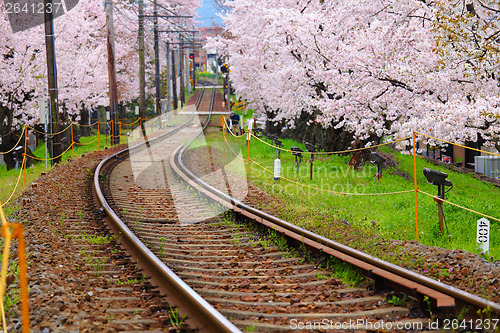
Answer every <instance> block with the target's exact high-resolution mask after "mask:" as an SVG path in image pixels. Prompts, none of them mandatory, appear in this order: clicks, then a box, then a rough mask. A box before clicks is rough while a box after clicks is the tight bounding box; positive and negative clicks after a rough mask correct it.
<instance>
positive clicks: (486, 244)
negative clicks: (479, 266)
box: [476, 217, 490, 253]
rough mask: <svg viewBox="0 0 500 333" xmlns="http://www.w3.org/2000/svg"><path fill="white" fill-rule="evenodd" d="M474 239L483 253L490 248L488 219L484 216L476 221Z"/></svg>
mask: <svg viewBox="0 0 500 333" xmlns="http://www.w3.org/2000/svg"><path fill="white" fill-rule="evenodd" d="M476 241H477V243H478V244H480V245H481V250H482V251H483V252H484V253H486V252H488V251H489V250H490V221H488V220H487V219H485V218H484V217H483V218H482V219H479V220H478V221H477V233H476Z"/></svg>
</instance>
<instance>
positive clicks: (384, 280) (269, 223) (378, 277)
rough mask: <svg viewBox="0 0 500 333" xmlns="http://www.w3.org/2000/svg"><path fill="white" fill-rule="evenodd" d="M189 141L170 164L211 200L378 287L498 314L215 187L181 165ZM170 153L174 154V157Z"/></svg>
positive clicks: (497, 308)
mask: <svg viewBox="0 0 500 333" xmlns="http://www.w3.org/2000/svg"><path fill="white" fill-rule="evenodd" d="M189 144H190V143H188V144H186V145H185V146H184V147H182V148H179V149H178V150H177V151H176V152H175V154H173V155H172V157H171V166H172V168H174V170H175V171H176V172H177V173H178V174H179V176H180V177H182V178H183V179H184V180H185V181H186V182H188V183H189V184H190V185H191V186H193V187H194V188H196V189H197V190H199V191H200V192H202V193H204V194H205V195H206V196H207V197H209V198H211V199H213V200H214V201H216V202H219V203H220V204H222V205H225V206H226V207H228V208H229V209H231V210H233V211H235V212H237V213H239V214H241V215H243V216H245V217H247V218H249V219H251V220H253V221H254V222H256V223H258V224H261V225H264V226H266V227H268V228H272V229H274V230H275V231H277V232H280V233H281V234H282V235H284V236H286V237H287V238H289V239H293V240H294V241H295V242H298V243H303V244H305V245H306V246H308V247H309V248H310V249H313V250H315V251H318V252H322V253H326V254H330V255H332V256H334V257H337V258H339V259H341V260H342V261H346V262H348V263H350V264H352V265H353V266H355V267H358V268H360V269H361V270H362V271H363V272H364V273H365V275H367V276H368V277H370V278H373V279H374V280H375V283H376V285H377V286H378V287H379V286H381V285H385V286H388V287H391V288H396V289H399V290H402V291H404V292H406V293H408V294H409V295H412V296H416V297H417V298H419V299H420V301H421V302H422V301H423V296H428V297H430V298H431V299H433V300H434V302H435V305H436V306H437V307H438V308H443V309H454V308H456V307H460V308H461V307H463V306H465V305H473V306H475V307H478V308H482V309H489V311H491V312H492V313H495V314H500V304H498V303H494V302H491V301H489V300H486V299H483V298H481V297H478V296H476V295H473V294H471V293H468V292H466V291H463V290H461V289H458V288H455V287H452V286H449V285H447V284H444V283H442V282H440V281H436V280H433V279H431V278H429V277H426V276H424V275H421V274H418V273H415V272H412V271H410V270H408V269H405V268H403V267H399V266H397V265H394V264H392V263H390V262H387V261H384V260H381V259H379V258H376V257H374V256H371V255H369V254H367V253H364V252H362V251H359V250H356V249H353V248H351V247H349V246H346V245H343V244H340V243H338V242H335V241H333V240H331V239H328V238H325V237H323V236H320V235H318V234H315V233H313V232H311V231H308V230H306V229H303V228H301V227H298V226H295V225H293V224H291V223H289V222H287V221H284V220H282V219H280V218H278V217H275V216H273V215H271V214H268V213H266V212H263V211H261V210H259V209H256V208H253V207H251V206H249V205H247V204H245V203H243V202H241V201H239V200H237V199H235V198H232V197H230V196H229V195H227V194H226V193H224V192H222V191H219V190H218V189H216V188H214V187H213V186H211V185H209V184H207V183H206V182H204V181H203V180H202V179H200V178H199V177H197V176H196V175H195V174H194V173H193V172H191V171H190V170H189V168H187V167H186V166H185V165H184V163H183V161H182V155H183V153H184V152H185V151H186V149H187V147H188V146H189ZM174 156H176V157H175V158H174Z"/></svg>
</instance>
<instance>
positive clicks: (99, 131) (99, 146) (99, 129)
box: [97, 120, 101, 151]
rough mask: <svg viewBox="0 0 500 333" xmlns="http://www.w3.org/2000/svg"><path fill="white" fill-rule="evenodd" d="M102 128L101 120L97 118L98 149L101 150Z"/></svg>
mask: <svg viewBox="0 0 500 333" xmlns="http://www.w3.org/2000/svg"><path fill="white" fill-rule="evenodd" d="M100 138H101V128H100V126H99V120H97V150H98V151H99V150H101V141H100Z"/></svg>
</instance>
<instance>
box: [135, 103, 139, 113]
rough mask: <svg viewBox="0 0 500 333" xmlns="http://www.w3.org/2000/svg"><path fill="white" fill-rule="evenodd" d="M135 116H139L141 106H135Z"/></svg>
mask: <svg viewBox="0 0 500 333" xmlns="http://www.w3.org/2000/svg"><path fill="white" fill-rule="evenodd" d="M135 114H136V115H139V105H136V106H135Z"/></svg>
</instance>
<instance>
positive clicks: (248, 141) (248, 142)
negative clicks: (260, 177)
mask: <svg viewBox="0 0 500 333" xmlns="http://www.w3.org/2000/svg"><path fill="white" fill-rule="evenodd" d="M247 147H248V178H250V130H248V140H247Z"/></svg>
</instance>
